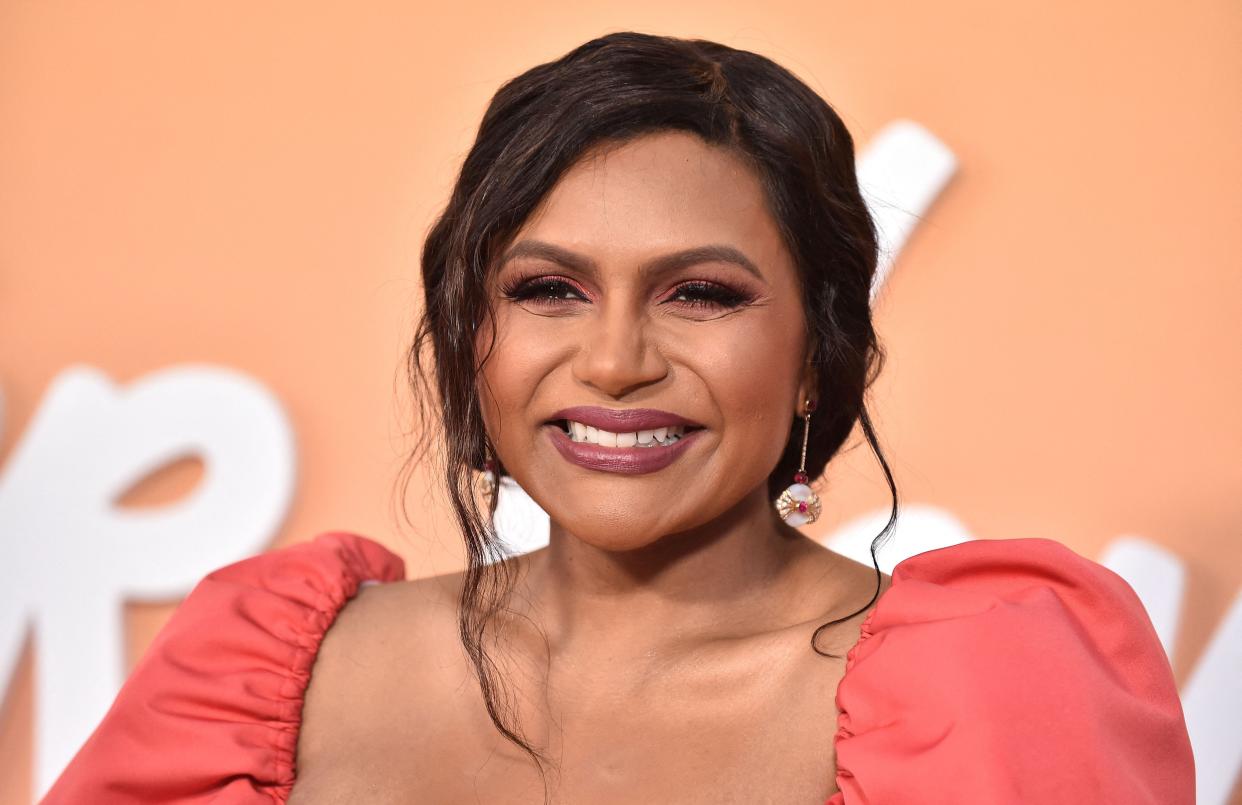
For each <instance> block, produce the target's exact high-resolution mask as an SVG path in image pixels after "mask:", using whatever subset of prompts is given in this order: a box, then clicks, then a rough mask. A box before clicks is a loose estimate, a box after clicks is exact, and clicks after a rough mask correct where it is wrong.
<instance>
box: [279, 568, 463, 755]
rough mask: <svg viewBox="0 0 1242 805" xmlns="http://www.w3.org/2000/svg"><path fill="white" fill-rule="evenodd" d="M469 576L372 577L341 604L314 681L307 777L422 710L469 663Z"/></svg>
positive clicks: (305, 743)
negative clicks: (464, 603)
mask: <svg viewBox="0 0 1242 805" xmlns="http://www.w3.org/2000/svg"><path fill="white" fill-rule="evenodd" d="M461 582H462V574H460V573H454V574H446V575H442V576H432V577H429V578H425V579H416V580H411V581H401V582H390V583H387V584H377V585H368V586H365V587H363V588H362V589H361V590H359V592H358V593H357V595H355V596H354V597H353V598H352V599H351V600H350V601H349V602H347V603H346V605H345V606H344V607H343V608H342V609H341V611H340V613H339V614H338V615H337V617H336V620H335V621H334V622H333V624H332V626H331V627H330V628H329V629H328V631H327V633H326V634H325V635H324V638H323V640H322V642H321V644H320V647H319V652H318V654H317V656H316V658H315V662H314V665H313V666H312V670H311V678H310V682H309V684H308V686H307V689H306V694H305V698H304V703H303V709H302V726H301V730H300V731H299V735H298V748H297V767H298V774H299V777H301V776H302V775H303V773H307V772H309V773H313V772H314V771H315V767H316V765H317V762H318V759H319V758H321V757H333V756H334V755H337V754H338V753H339V752H340V750H341V749H342V747H346V746H349V745H350V743H351V742H353V741H355V740H356V739H357V738H358V737H359V736H364V735H367V734H368V733H372V734H373V733H374V732H375V730H376V728H382V727H383V726H384V725H385V724H386V723H387V722H389V721H392V720H393V719H396V718H398V717H401V716H408V715H409V714H410V713H411V712H412V711H422V709H423V707H424V706H425V704H426V703H427V702H433V701H434V699H435V696H436V691H437V690H438V689H442V688H443V686H444V685H445V684H452V680H453V679H455V678H457V677H458V676H459V675H460V673H462V672H463V671H464V670H465V664H464V658H463V657H462V655H461V649H460V643H459V642H458V637H457V615H456V613H457V600H458V595H459V592H460V589H461ZM446 680H447V681H446ZM424 720H425V719H418V721H424Z"/></svg>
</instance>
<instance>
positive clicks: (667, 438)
mask: <svg viewBox="0 0 1242 805" xmlns="http://www.w3.org/2000/svg"><path fill="white" fill-rule="evenodd" d="M568 425H569V431H568V432H569V438H570V439H572V440H573V441H575V442H585V443H587V444H598V445H600V446H602V447H635V446H642V447H666V446H668V445H670V444H674V443H676V442H677V440H678V439H680V438H682V437H683V436H685V433H686V429H685V427H684V426H682V425H673V426H671V427H665V428H653V429H651V430H640V431H629V432H628V433H613V432H612V431H607V430H600V429H599V428H594V427H591V426H590V425H584V424H583V423H581V422H574V421H572V420H570V421H569V422H568Z"/></svg>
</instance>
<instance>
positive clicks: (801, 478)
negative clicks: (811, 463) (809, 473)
mask: <svg viewBox="0 0 1242 805" xmlns="http://www.w3.org/2000/svg"><path fill="white" fill-rule="evenodd" d="M807 480H808V479H807V477H806V473H805V472H803V471H802V470H798V471H797V472H795V473H794V483H795V484H804V483H806V482H807Z"/></svg>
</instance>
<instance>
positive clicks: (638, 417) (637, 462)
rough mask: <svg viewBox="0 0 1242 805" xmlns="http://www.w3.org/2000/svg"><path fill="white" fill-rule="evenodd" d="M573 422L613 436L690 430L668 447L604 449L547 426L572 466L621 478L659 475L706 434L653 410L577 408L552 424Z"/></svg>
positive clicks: (562, 412) (564, 412)
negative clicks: (673, 428) (672, 428)
mask: <svg viewBox="0 0 1242 805" xmlns="http://www.w3.org/2000/svg"><path fill="white" fill-rule="evenodd" d="M564 419H568V420H572V421H574V422H581V423H582V424H584V425H590V426H591V427H593V428H602V429H603V430H607V431H612V432H613V433H631V432H636V431H640V430H654V429H656V428H664V427H669V426H672V425H682V426H685V427H686V428H697V430H690V431H688V432H687V433H686V434H685V435H684V436H682V437H681V438H680V439H678V440H677V441H676V442H674V443H673V444H671V445H669V446H668V447H604V446H603V445H598V444H588V443H585V442H575V441H574V440H573V439H571V438H569V434H567V433H566V432H565V431H563V430H562V429H561V427H560V425H559V424H552V425H550V426H547V427H546V429H547V431H548V437H549V438H550V439H551V440H552V444H553V446H555V447H556V449H557V450H558V451H559V452H560V454H561V455H562V456H563V457H564V458H565V460H566V461H569V462H571V463H573V464H577V465H578V466H579V467H584V468H586V469H589V470H598V471H600V472H615V473H619V474H622V475H643V474H646V473H649V472H656V471H658V470H662V469H664V468H665V467H667V466H668V465H669V464H672V463H673V462H674V461H676V460H677V458H678V457H679V456H680V455H681V454H682V453H684V452H685V451H686V450H687V449H688V448H689V447H690V445H691V444H693V443H694V442H696V441H698V439H699V437H700V435H701V434H702V433H703V430H702V426H701V425H699V424H698V423H697V422H693V421H691V420H689V419H686V418H685V417H682V416H678V415H677V414H673V413H669V412H668V411H660V410H657V409H654V408H621V409H616V408H600V407H598V406H575V407H573V408H564V409H562V410H560V411H557V412H556V413H555V414H553V415H552V417H551V419H550V420H549V421H550V422H555V421H556V420H564Z"/></svg>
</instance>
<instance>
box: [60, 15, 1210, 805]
mask: <svg viewBox="0 0 1242 805" xmlns="http://www.w3.org/2000/svg"><path fill="white" fill-rule="evenodd" d="M876 251H877V244H876V234H875V229H874V226H873V224H872V220H871V218H870V216H869V214H868V211H867V207H866V204H865V203H864V201H863V198H862V196H861V194H860V192H859V187H858V182H857V179H856V176H855V170H854V153H853V142H852V140H851V138H850V135H849V132H848V131H847V130H846V128H845V126H844V125H843V124H842V122H841V120H840V119H839V117H838V116H837V115H836V114H835V113H834V112H833V110H832V109H831V108H830V107H829V106H828V104H827V103H825V102H824V101H823V100H822V99H821V98H820V97H819V96H817V95H816V94H815V93H814V92H812V91H811V90H810V89H809V88H808V87H807V86H806V85H805V84H803V83H802V82H801V81H799V80H798V79H797V78H796V77H795V76H793V75H792V74H791V73H790V72H788V71H787V70H785V69H784V68H781V67H780V66H778V65H776V64H774V63H773V62H771V61H770V60H768V59H766V58H764V57H761V56H758V55H756V54H753V53H749V52H746V51H741V50H734V49H731V48H728V47H725V46H723V45H719V44H715V43H712V42H706V41H701V40H694V41H689V40H679V39H672V38H666V37H656V36H648V35H643V34H636V33H619V34H613V35H609V36H605V37H602V38H600V39H596V40H593V41H591V42H588V43H586V44H584V45H582V46H581V47H579V48H577V49H575V50H573V51H572V52H570V53H569V54H567V55H565V56H564V57H563V58H561V59H558V60H556V61H554V62H550V63H548V64H544V65H540V66H537V67H535V68H533V69H531V70H530V71H528V72H526V73H524V74H523V75H521V76H519V77H517V78H515V79H513V80H512V81H510V82H509V83H507V84H506V85H505V86H503V87H502V88H501V89H500V91H499V92H498V93H497V94H496V96H495V98H493V100H492V103H491V105H490V106H489V108H488V110H487V112H486V114H485V116H484V118H483V122H482V124H481V126H480V129H479V132H478V136H477V138H476V141H475V143H474V145H473V147H472V148H471V150H470V152H469V154H468V155H467V157H466V160H465V163H464V165H463V167H462V170H461V174H460V176H459V177H458V180H457V183H456V185H455V187H454V189H453V193H452V196H451V198H450V200H449V203H448V206H447V208H446V209H445V211H444V213H443V214H442V215H441V216H440V218H439V220H438V221H437V222H436V224H435V226H434V227H433V228H432V230H431V231H430V233H429V235H428V237H427V241H426V244H425V248H424V251H423V256H422V269H423V284H424V291H425V294H426V306H425V309H424V312H423V318H422V320H421V323H420V326H419V329H418V332H417V335H416V338H415V340H414V343H413V345H412V348H411V350H410V369H411V373H412V379H413V381H414V382H415V384H416V387H417V388H418V390H419V391H420V401H421V409H420V411H421V414H422V417H423V427H422V433H423V434H424V436H425V441H424V442H423V443H422V444H421V445H420V449H419V450H417V451H416V452H414V453H413V454H412V455H411V457H410V461H409V463H408V464H407V466H406V470H407V472H408V471H409V470H411V469H412V468H413V467H414V466H415V465H416V463H417V462H420V461H423V460H429V461H438V462H439V469H440V471H441V472H442V473H443V477H444V481H445V483H446V486H447V489H448V492H449V498H450V501H451V504H452V506H453V509H454V511H455V513H456V516H457V521H458V523H459V524H460V527H461V531H462V536H463V539H464V542H465V546H466V550H467V555H468V560H469V564H468V567H467V568H466V569H465V571H464V572H462V573H459V574H452V575H446V576H437V577H433V578H430V579H423V580H418V581H410V582H404V581H401V579H402V577H403V576H404V567H403V565H402V564H401V561H400V559H398V558H397V557H396V555H395V554H393V553H391V552H390V551H388V550H387V549H385V548H383V547H382V546H381V545H379V544H378V543H376V542H374V541H372V540H369V539H367V538H365V537H362V536H358V535H353V534H344V533H327V534H323V535H321V536H319V537H318V538H316V539H315V540H313V541H312V542H310V543H308V544H303V545H298V546H296V547H293V548H287V549H284V550H281V551H276V552H273V553H269V554H266V555H263V556H259V557H254V558H252V559H249V560H246V561H244V562H241V563H238V564H236V565H233V566H230V567H227V568H222V569H221V570H219V571H216V572H215V573H213V574H211V575H210V576H208V577H207V578H206V579H204V581H203V582H202V583H201V584H200V585H199V587H198V588H196V589H195V591H194V592H193V593H192V594H191V596H190V597H189V598H188V599H187V600H186V602H185V603H184V604H183V605H182V606H181V608H180V609H179V610H178V612H177V614H176V616H174V618H173V619H172V621H171V622H170V623H169V625H168V626H167V627H166V628H165V631H164V632H163V633H162V634H161V637H160V638H159V639H158V640H157V641H156V644H155V645H153V647H152V650H151V651H150V652H148V655H147V656H146V658H144V661H143V663H142V664H141V665H140V666H139V667H138V668H137V669H136V670H135V672H134V674H133V675H132V676H131V678H130V681H129V682H127V684H126V688H125V690H123V691H122V693H121V695H120V696H119V697H118V699H117V702H116V704H115V705H114V707H113V709H112V711H110V713H109V715H108V717H107V718H106V719H105V721H104V723H103V724H101V725H100V728H99V729H98V730H97V731H96V733H95V735H93V736H92V738H91V740H90V741H89V742H88V744H87V745H86V747H84V748H83V750H82V752H81V753H79V755H78V757H77V758H75V760H74V763H73V764H72V765H71V766H70V768H69V770H68V771H66V773H65V775H64V776H63V777H62V778H61V780H60V782H59V783H58V785H57V787H56V788H55V789H54V790H53V792H52V794H51V795H50V796H49V799H48V801H49V802H56V803H60V802H65V803H68V802H95V803H112V802H116V803H120V802H130V801H143V802H209V801H228V802H243V801H255V802H271V801H275V802H285V801H290V802H296V803H298V805H303V804H304V803H325V802H368V803H377V802H393V803H396V802H435V803H442V802H443V803H458V802H476V801H477V802H506V803H532V804H533V803H549V802H556V803H574V804H578V803H590V804H591V805H619V804H620V803H627V804H628V803H636V802H641V803H721V802H740V803H761V802H771V803H805V804H806V805H823V803H825V801H827V802H828V803H829V804H830V805H861V804H862V803H909V802H919V803H941V802H943V803H959V804H960V803H966V804H968V805H969V804H971V803H973V804H976V805H982V804H983V803H988V804H989V805H995V803H1016V802H1093V803H1096V802H1110V803H1111V802H1127V803H1130V802H1151V803H1156V802H1159V803H1161V805H1171V804H1173V803H1190V802H1192V801H1193V764H1192V759H1191V756H1190V748H1189V741H1188V737H1187V734H1186V727H1185V724H1184V721H1183V718H1182V712H1181V707H1180V703H1179V701H1178V698H1177V692H1176V689H1175V687H1174V684H1173V677H1172V673H1171V670H1170V668H1169V665H1168V661H1167V659H1166V658H1165V656H1164V654H1163V651H1162V649H1161V648H1160V644H1159V641H1158V640H1157V638H1156V636H1155V633H1154V630H1153V629H1152V627H1151V624H1150V622H1149V621H1148V620H1147V617H1146V615H1145V614H1144V612H1143V609H1142V606H1141V604H1140V603H1139V601H1138V599H1137V598H1136V597H1135V595H1134V593H1133V591H1132V590H1130V588H1129V587H1128V586H1127V585H1126V584H1125V582H1124V581H1122V580H1121V579H1120V577H1118V576H1116V575H1115V574H1113V573H1111V572H1110V571H1108V570H1106V569H1104V568H1103V567H1101V566H1099V565H1097V564H1095V563H1093V562H1090V561H1088V560H1086V559H1083V558H1081V557H1079V556H1077V555H1076V554H1074V553H1072V552H1071V551H1069V550H1068V549H1066V548H1064V547H1063V546H1060V545H1059V544H1057V543H1054V542H1051V541H1049V540H1042V539H1022V540H996V541H980V542H974V543H967V544H964V545H959V546H955V547H952V548H945V549H941V550H937V551H930V552H928V553H924V554H919V555H918V556H915V557H912V558H910V559H907V560H906V561H904V562H902V563H900V564H899V565H898V566H897V568H896V569H895V570H894V573H893V575H892V577H891V578H889V577H887V576H885V575H884V574H882V573H881V572H880V570H879V566H878V563H877V562H876V561H875V551H876V548H877V547H878V545H879V544H880V542H881V541H882V540H883V539H885V538H886V537H887V536H888V535H890V534H891V530H892V527H893V525H894V523H895V521H896V517H897V510H898V509H897V490H896V485H895V482H894V480H893V477H892V474H891V472H890V471H889V468H888V465H887V462H886V461H885V459H884V456H883V453H882V452H881V449H880V446H879V443H878V439H877V436H876V433H875V430H874V428H873V427H872V423H871V419H870V417H869V415H868V412H867V407H866V404H865V395H866V392H867V389H868V387H869V386H870V384H871V382H872V381H873V380H874V378H875V376H876V374H877V373H878V372H879V370H880V367H881V365H882V362H883V361H882V352H881V350H880V347H879V344H878V342H877V338H876V334H875V330H874V328H873V326H872V319H871V309H870V289H871V283H872V280H873V277H874V273H875V269H876V258H877V254H876ZM855 426H860V427H861V430H862V434H863V436H864V438H865V439H866V440H867V442H868V443H869V444H870V446H871V447H872V449H873V451H874V453H875V455H876V457H877V458H878V459H879V462H880V465H881V467H882V469H883V471H884V474H885V478H886V479H887V481H888V484H889V488H890V491H891V492H892V512H891V516H890V518H889V520H888V523H887V524H886V526H885V528H884V529H883V530H882V531H881V532H880V534H878V535H877V536H876V540H875V542H873V543H872V560H873V565H872V566H871V567H867V566H865V565H862V564H859V563H856V562H854V561H852V560H848V559H846V558H844V557H842V556H840V555H838V554H836V553H834V552H832V551H830V550H828V549H826V548H824V547H823V546H821V545H819V544H818V543H816V542H815V541H813V540H811V539H809V538H807V537H806V536H804V535H802V534H801V533H799V532H798V531H797V530H796V528H795V526H796V525H800V524H802V523H805V522H810V521H812V520H813V519H814V518H815V517H816V516H817V515H818V513H819V511H820V508H821V506H822V505H824V504H821V502H820V501H819V500H818V498H817V497H816V496H815V493H814V492H813V490H812V488H811V486H810V484H811V479H814V478H817V477H818V476H819V475H820V474H821V473H822V471H823V469H824V467H825V465H826V464H827V463H828V461H829V460H830V459H831V458H832V457H833V456H834V455H835V454H836V453H837V452H838V451H839V450H840V448H841V446H842V445H843V443H844V442H845V440H846V438H847V437H848V435H849V434H850V433H851V432H852V430H853V428H854V427H855ZM489 473H490V474H491V475H492V476H494V475H496V474H507V475H509V476H511V477H512V479H513V480H515V481H516V482H517V483H518V484H520V485H521V487H522V488H523V489H525V490H526V491H527V492H528V493H529V494H530V495H531V497H532V498H534V500H535V501H537V502H538V503H539V505H540V506H542V507H543V509H544V510H545V511H546V512H547V513H548V516H549V519H550V524H551V525H550V539H549V544H548V546H547V547H546V548H543V549H540V550H537V551H533V552H531V553H528V554H524V555H520V556H509V555H506V553H505V551H504V549H503V544H502V542H501V541H500V539H499V536H498V535H497V534H496V532H495V528H494V526H493V524H492V515H494V512H495V507H496V488H497V485H496V484H495V483H490V484H485V483H481V480H482V479H483V478H485V477H486V475H487V474H489ZM405 480H407V481H408V476H406V477H405ZM369 582H377V583H369ZM207 635H210V637H208V636H207Z"/></svg>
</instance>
